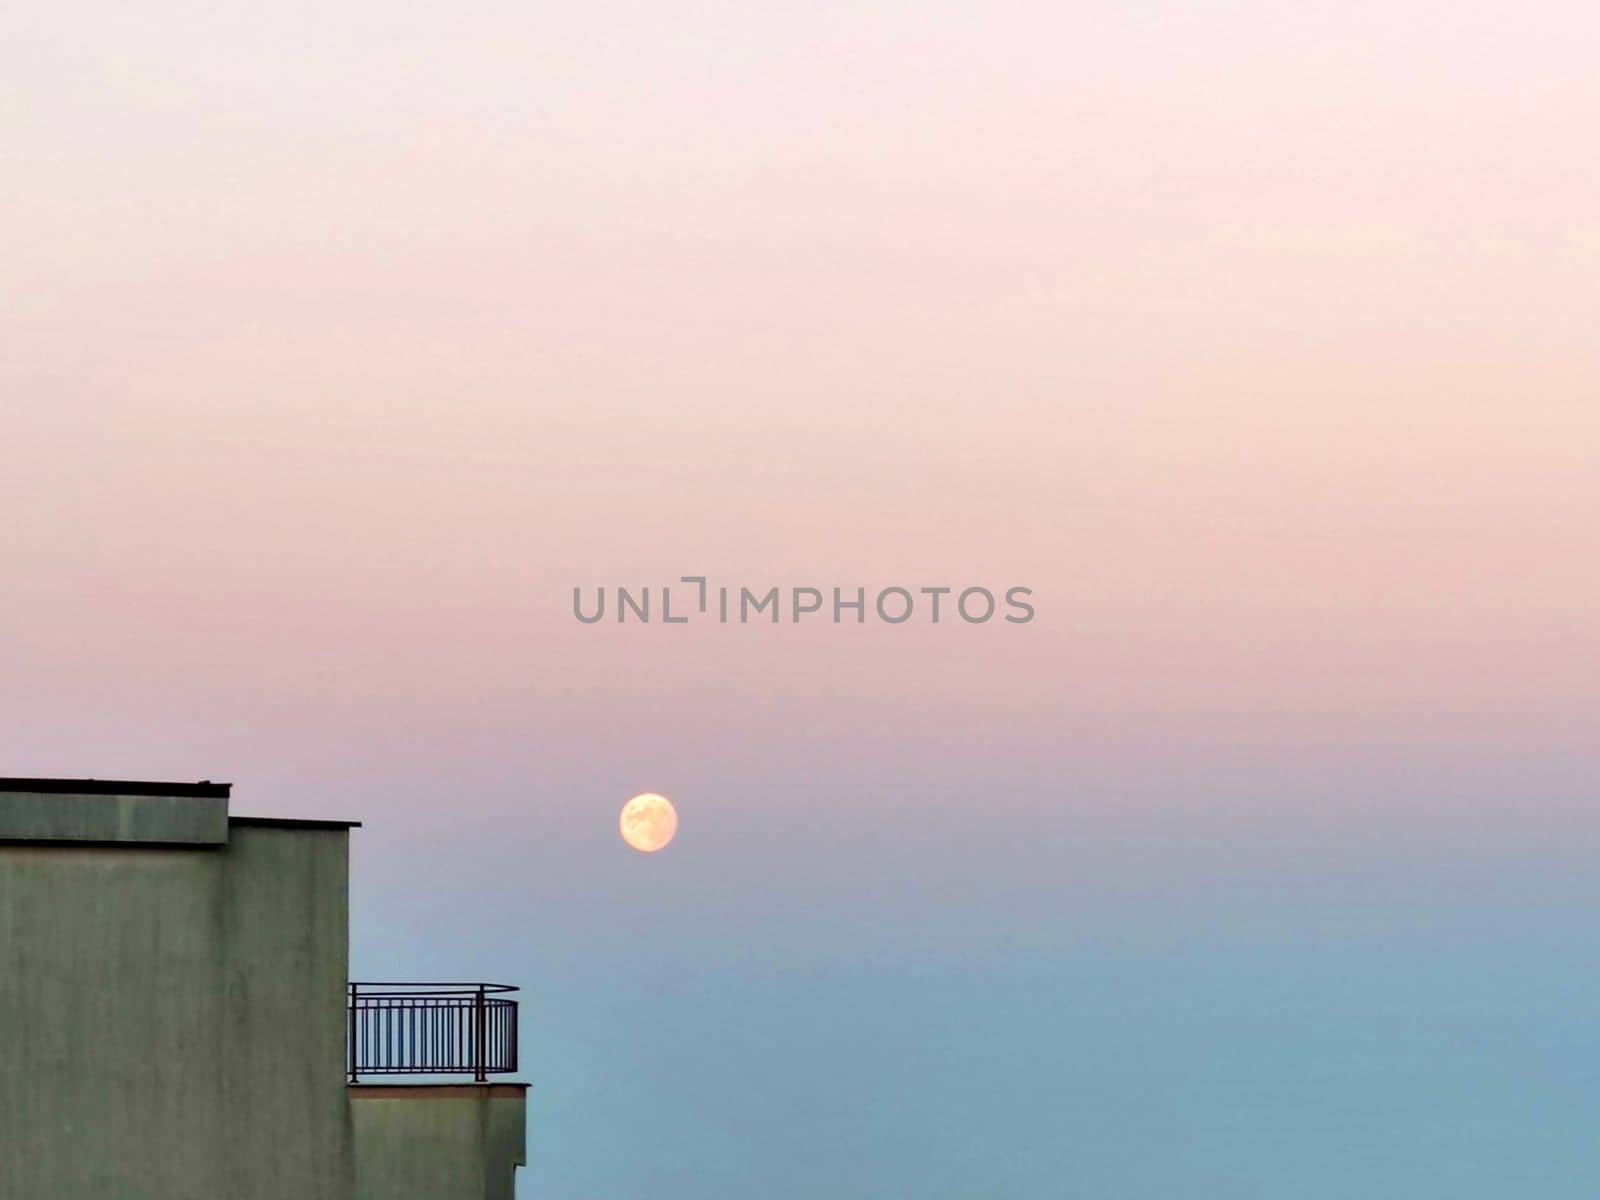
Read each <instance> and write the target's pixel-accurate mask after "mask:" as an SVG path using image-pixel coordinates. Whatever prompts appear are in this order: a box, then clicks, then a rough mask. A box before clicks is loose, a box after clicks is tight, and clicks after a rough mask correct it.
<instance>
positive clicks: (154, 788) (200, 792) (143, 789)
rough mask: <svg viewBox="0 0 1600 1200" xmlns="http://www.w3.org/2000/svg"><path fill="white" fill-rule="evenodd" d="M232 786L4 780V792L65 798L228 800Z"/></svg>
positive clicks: (205, 782)
mask: <svg viewBox="0 0 1600 1200" xmlns="http://www.w3.org/2000/svg"><path fill="white" fill-rule="evenodd" d="M232 788H233V784H231V783H212V782H211V780H209V779H202V780H201V781H200V782H199V783H168V782H165V781H162V780H154V779H32V778H28V777H26V776H0V792H39V793H49V794H53V795H62V796H203V797H206V798H207V799H218V798H220V799H227V797H228V794H229V792H230V791H231V790H232Z"/></svg>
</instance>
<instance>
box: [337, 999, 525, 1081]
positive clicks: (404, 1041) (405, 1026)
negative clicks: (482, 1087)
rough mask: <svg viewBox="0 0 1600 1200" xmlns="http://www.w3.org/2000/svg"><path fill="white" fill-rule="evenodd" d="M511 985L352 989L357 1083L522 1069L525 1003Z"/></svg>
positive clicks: (352, 1059)
mask: <svg viewBox="0 0 1600 1200" xmlns="http://www.w3.org/2000/svg"><path fill="white" fill-rule="evenodd" d="M516 990H517V989H516V988H514V987H509V986H507V985H506V984H503V983H352V984H351V985H350V1004H349V1031H348V1039H349V1060H348V1064H347V1065H348V1068H349V1073H350V1082H351V1083H357V1082H359V1081H360V1078H361V1076H362V1075H471V1076H472V1077H473V1078H474V1079H475V1080H476V1081H477V1082H479V1083H483V1082H485V1081H486V1080H487V1079H488V1078H489V1076H490V1075H507V1074H510V1073H511V1072H513V1071H515V1070H516V1069H517V1002H516V1001H515V1000H512V999H509V998H508V997H507V995H506V993H508V992H514V991H516Z"/></svg>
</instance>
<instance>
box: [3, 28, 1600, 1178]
mask: <svg viewBox="0 0 1600 1200" xmlns="http://www.w3.org/2000/svg"><path fill="white" fill-rule="evenodd" d="M3 21H4V24H3V36H0V66H3V68H4V77H5V79H6V85H5V92H6V102H5V104H4V106H3V107H0V139H3V144H4V145H5V148H6V150H5V154H4V156H3V157H0V437H3V447H4V452H5V453H4V458H5V466H4V468H3V469H0V513H4V515H5V520H4V523H3V526H0V550H3V554H4V562H5V565H6V572H5V576H6V585H5V587H4V589H3V590H0V668H3V672H4V674H3V677H0V678H3V686H0V731H3V732H0V736H3V738H4V744H5V754H4V771H5V773H8V774H16V775H27V774H40V775H45V774H60V775H97V776H101V777H117V776H135V777H139V776H148V777H156V778H177V779H195V778H204V777H209V778H213V779H231V780H233V781H235V783H236V785H237V786H236V790H235V809H236V810H238V811H243V812H250V813H255V814H264V815H322V816H337V817H349V818H356V819H361V820H364V821H366V822H367V827H366V828H365V829H364V830H362V831H361V832H360V833H359V834H358V836H357V839H356V844H355V853H354V868H355V879H354V898H353V903H354V925H355V928H354V934H355V950H354V964H353V970H354V971H355V973H356V974H357V975H358V976H360V977H369V978H371V977H379V978H382V977H399V978H406V977H414V978H415V977H420V978H439V977H463V978H480V977H482V978H489V979H497V980H505V981H508V982H515V983H519V984H521V985H523V986H524V987H525V988H526V989H527V997H528V1002H527V1009H526V1013H527V1015H526V1022H527V1028H526V1033H525V1043H524V1058H525V1063H526V1066H527V1076H528V1078H530V1079H531V1080H532V1081H533V1083H534V1085H535V1092H534V1097H535V1102H534V1106H533V1109H532V1112H531V1116H530V1149H531V1154H532V1158H531V1163H530V1166H529V1167H528V1168H527V1169H526V1170H525V1171H524V1172H523V1179H522V1183H521V1195H522V1196H524V1197H540V1198H549V1200H751V1198H754V1197H761V1198H762V1200H802V1198H804V1200H813V1198H815V1197H819V1196H828V1197H831V1198H833V1200H856V1198H860V1200H869V1198H870V1200H884V1198H888V1197H901V1196H910V1197H917V1198H918V1200H1036V1198H1040V1200H1043V1198H1056V1197H1066V1198H1073V1200H1076V1198H1082V1200H1171V1198H1173V1197H1177V1196H1182V1197H1185V1198H1186V1200H1258V1198H1259V1200H1277V1198H1280V1197H1294V1198H1296V1200H1368V1198H1370V1197H1384V1198H1389V1197H1393V1198H1396V1200H1401V1198H1403V1200H1435V1198H1437V1200H1480V1198H1481V1200H1505V1198H1506V1197H1508V1196H1537V1197H1539V1198H1540V1200H1568V1198H1570V1200H1580V1198H1581V1200H1591V1198H1592V1197H1593V1196H1594V1195H1595V1194H1596V1192H1597V1189H1600V1183H1597V1181H1600V1139H1597V1138H1596V1136H1595V1135H1596V1130H1597V1129H1600V1032H1597V1029H1600V1025H1597V1022H1596V1019H1595V1018H1596V1015H1597V1012H1600V972H1597V970H1596V966H1595V961H1596V957H1595V956H1596V953H1597V952H1600V937H1597V935H1596V932H1595V931H1596V919H1597V917H1600V874H1597V873H1596V871H1595V869H1594V864H1595V861H1596V856H1597V854H1600V813H1597V812H1596V810H1595V801H1596V797H1597V785H1600V743H1597V741H1596V738H1595V729H1596V718H1597V714H1600V633H1597V627H1596V611H1597V604H1600V341H1597V340H1596V337H1595V332H1594V331H1595V319H1596V314H1597V313H1600V172H1597V171H1596V168H1595V161H1594V153H1593V145H1594V140H1595V130H1596V129H1597V128H1600V85H1597V84H1596V82H1595V73H1594V63H1595V57H1596V53H1597V51H1600V14H1597V12H1596V10H1595V9H1594V7H1593V6H1591V5H1585V4H1571V3H1555V4H1548V5H1538V6H1532V7H1530V6H1527V5H1510V4H1470V3H1468V4H1461V3H1455V4H1444V3H1435V4H1424V3H1417V2H1414V0H1389V2H1386V3H1382V4H1377V3H1370V4H1369V3H1349V2H1342V3H1338V4H1331V3H1330V4H1324V3H1294V4H1287V3H1285V4H1269V3H1259V2H1258V3H1245V2H1240V3H1217V4H1199V5H1196V4H1187V5H1177V4H1166V3H1146V4H1109V3H1081V4H1061V3H1050V4H1044V3H1039V4H1014V3H1004V2H999V3H986V4H975V3H962V2H955V0H952V2H949V3H929V4H919V5H911V4H888V3H873V2H867V0H863V3H860V4H855V5H849V6H834V7H819V6H813V5H778V4H772V3H764V2H757V3H742V4H732V3H710V4H696V5H665V4H642V3H634V4H605V3H599V4H587V5H568V6H562V7H553V6H548V5H541V4H510V3H501V2H477V0H466V2H464V3H454V4H450V5H444V4H431V5H419V4H400V5H396V4H383V5H379V4H375V3H370V2H361V3H354V4H336V5H332V6H329V5H326V4H324V5H316V6H312V5H299V4H284V5H275V6H261V5H245V4H238V3H210V4H205V5H198V4H181V3H174V2H171V0H155V2H154V3H151V4H144V5H139V6H127V5H110V4H105V3H78V4H71V3H69V4H50V5H46V4H41V3H25V4H24V5H23V6H22V8H21V9H20V11H16V12H11V13H8V14H7V16H6V17H5V18H4V19H3ZM683 574H706V575H709V576H711V577H712V579H713V582H719V581H720V582H725V583H729V584H733V585H739V584H747V585H749V586H752V587H758V586H759V587H765V586H768V585H770V584H781V585H783V586H786V587H792V586H818V587H824V588H830V587H833V586H843V587H846V588H853V587H855V586H866V587H869V588H876V587H882V586H888V585H894V584H899V585H904V586H908V587H917V586H924V585H937V584H945V585H955V586H957V587H962V586H967V585H974V584H977V585H986V586H989V587H991V588H994V589H996V590H1000V589H1003V588H1005V587H1009V586H1012V585H1026V586H1030V587H1032V588H1033V589H1034V592H1035V602H1036V605H1037V608H1038V618H1037V619H1036V620H1035V621H1034V622H1033V623H1032V624H1030V625H1027V626H1009V625H998V624H997V625H989V626H983V627H968V626H964V625H962V624H960V623H942V624H940V625H939V626H937V627H933V626H928V625H924V624H920V623H912V624H908V625H905V626H900V627H895V628H890V627H886V626H883V625H881V624H871V625H867V626H865V627H862V628H856V627H853V626H842V627H833V626H831V625H811V626H799V627H793V626H788V625H785V626H780V627H778V628H772V627H770V626H765V625H756V626H750V627H745V628H741V627H737V626H729V627H725V628H719V627H716V626H706V625H690V626H686V627H682V628H678V627H672V628H667V627H662V626H660V625H658V624H657V625H650V626H620V627H619V626H617V625H614V624H610V623H607V624H603V625H597V626H593V627H590V626H584V625H580V624H578V623H577V622H576V621H575V620H573V618H572V616H571V608H570V604H571V589H572V588H573V587H574V586H575V585H582V586H584V587H586V588H592V587H595V586H598V585H601V584H605V585H608V586H616V585H618V584H622V585H629V586H634V587H641V586H644V585H652V586H656V587H659V586H660V585H661V584H663V583H668V582H671V581H673V580H675V579H676V578H677V577H678V576H680V575H683ZM643 790H656V791H661V792H664V793H666V794H667V795H669V796H671V797H672V798H673V799H674V800H675V801H676V802H677V804H678V806H679V810H680V814H681V819H682V825H681V829H680V834H679V838H678V841H677V843H676V844H675V845H674V846H673V847H672V848H671V849H670V850H669V851H667V852H665V853H663V854H661V855H658V856H655V857H653V858H649V859H645V858H641V857H638V856H636V855H633V854H632V853H631V852H628V851H627V850H625V849H624V848H622V847H621V845H620V843H619V842H618V841H617V840H616V834H615V814H616V810H617V808H618V807H619V806H620V804H621V802H622V801H623V800H624V799H625V798H626V797H627V796H628V795H630V794H632V793H634V792H637V791H643Z"/></svg>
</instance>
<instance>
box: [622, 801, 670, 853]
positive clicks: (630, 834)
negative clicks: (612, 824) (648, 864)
mask: <svg viewBox="0 0 1600 1200" xmlns="http://www.w3.org/2000/svg"><path fill="white" fill-rule="evenodd" d="M617 828H618V829H619V830H621V831H622V840H623V841H625V842H627V843H628V845H630V846H632V847H633V848H634V849H635V850H637V851H638V852H639V853H640V854H654V853H655V852H656V851H657V850H660V849H661V848H662V847H663V846H665V845H666V844H667V843H668V842H670V841H671V840H672V837H673V835H674V834H675V833H677V832H678V810H677V809H675V808H673V807H672V801H671V800H668V799H667V798H666V797H665V796H658V795H656V793H654V792H643V793H641V794H639V795H637V796H635V797H634V798H633V799H632V800H629V801H628V802H627V803H626V804H624V805H623V806H622V815H621V816H620V817H618V818H617Z"/></svg>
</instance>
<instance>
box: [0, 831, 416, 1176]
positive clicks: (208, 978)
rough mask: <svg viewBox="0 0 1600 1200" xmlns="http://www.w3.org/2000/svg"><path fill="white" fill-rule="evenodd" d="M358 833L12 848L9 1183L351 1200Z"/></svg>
mask: <svg viewBox="0 0 1600 1200" xmlns="http://www.w3.org/2000/svg"><path fill="white" fill-rule="evenodd" d="M348 845H349V835H348V832H347V831H345V830H343V829H303V828H261V827H252V826H249V825H248V824H244V825H241V824H235V825H234V826H233V828H232V830H231V836H230V840H229V843H228V844H227V845H226V846H225V847H221V846H219V847H216V848H212V849H154V848H150V847H146V846H128V845H124V846H113V847H90V846H55V845H48V844H33V845H0V1198H3V1200H46V1198H48V1200H108V1198H115V1200H288V1198H290V1197H293V1198H294V1200H348V1198H349V1196H350V1195H351V1188H352V1177H351V1169H352V1156H351V1140H350V1123H349V1106H348V1104H347V1102H346V1098H345V1087H344V1075H343V1071H344V1035H345V1005H344V995H345V980H346V970H347V961H348V942H347V938H348V934H347V890H346V889H347V881H348V866H347V863H348ZM390 1194H391V1195H393V1196H403V1195H408V1194H409V1193H407V1192H405V1191H401V1192H395V1193H390Z"/></svg>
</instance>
